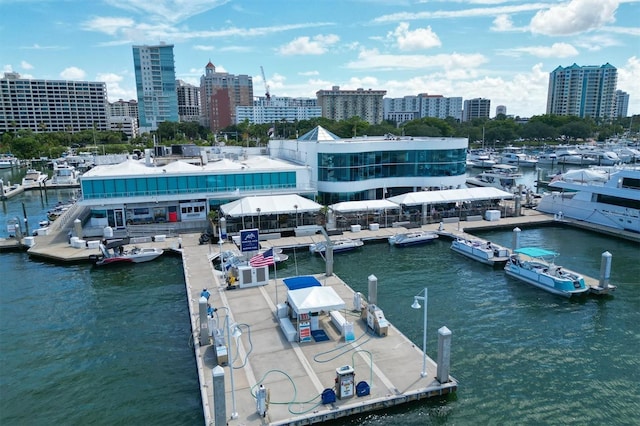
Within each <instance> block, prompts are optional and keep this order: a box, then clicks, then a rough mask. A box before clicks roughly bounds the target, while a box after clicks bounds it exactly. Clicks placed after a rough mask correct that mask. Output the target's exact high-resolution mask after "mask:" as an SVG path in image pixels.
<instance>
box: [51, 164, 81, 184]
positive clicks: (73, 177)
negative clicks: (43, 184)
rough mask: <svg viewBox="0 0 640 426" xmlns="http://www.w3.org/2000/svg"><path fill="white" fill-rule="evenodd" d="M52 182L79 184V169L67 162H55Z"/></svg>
mask: <svg viewBox="0 0 640 426" xmlns="http://www.w3.org/2000/svg"><path fill="white" fill-rule="evenodd" d="M51 183H52V184H54V185H60V186H64V185H70V186H73V185H78V171H77V170H76V168H75V167H73V166H71V165H69V164H67V163H66V162H62V163H58V162H54V163H53V177H52V178H51Z"/></svg>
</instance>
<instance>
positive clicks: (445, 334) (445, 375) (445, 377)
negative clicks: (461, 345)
mask: <svg viewBox="0 0 640 426" xmlns="http://www.w3.org/2000/svg"><path fill="white" fill-rule="evenodd" d="M450 364H451V330H449V329H448V328H447V327H446V326H442V327H440V328H439V329H438V364H437V365H438V366H437V369H436V378H437V379H438V382H440V383H448V382H449V366H450Z"/></svg>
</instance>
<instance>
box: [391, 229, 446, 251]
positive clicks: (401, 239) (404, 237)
mask: <svg viewBox="0 0 640 426" xmlns="http://www.w3.org/2000/svg"><path fill="white" fill-rule="evenodd" d="M437 238H438V234H436V233H435V232H429V231H416V232H406V233H403V234H396V235H393V236H391V237H389V244H391V245H392V246H396V247H408V246H415V245H419V244H426V243H430V242H431V241H434V240H436V239H437Z"/></svg>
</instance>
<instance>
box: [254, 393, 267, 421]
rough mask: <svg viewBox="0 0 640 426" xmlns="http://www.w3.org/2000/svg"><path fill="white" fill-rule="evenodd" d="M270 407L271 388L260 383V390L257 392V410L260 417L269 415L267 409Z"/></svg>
mask: <svg viewBox="0 0 640 426" xmlns="http://www.w3.org/2000/svg"><path fill="white" fill-rule="evenodd" d="M268 409H269V389H267V388H265V387H264V385H260V387H259V388H258V392H256V411H258V414H259V415H260V417H266V416H267V410H268Z"/></svg>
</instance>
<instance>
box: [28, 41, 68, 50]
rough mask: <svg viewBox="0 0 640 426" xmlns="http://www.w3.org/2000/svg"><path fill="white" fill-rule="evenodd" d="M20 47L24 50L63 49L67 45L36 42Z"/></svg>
mask: <svg viewBox="0 0 640 426" xmlns="http://www.w3.org/2000/svg"><path fill="white" fill-rule="evenodd" d="M20 49H24V50H63V49H67V47H64V46H56V45H53V46H41V45H39V44H37V43H35V44H32V45H31V46H20Z"/></svg>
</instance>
